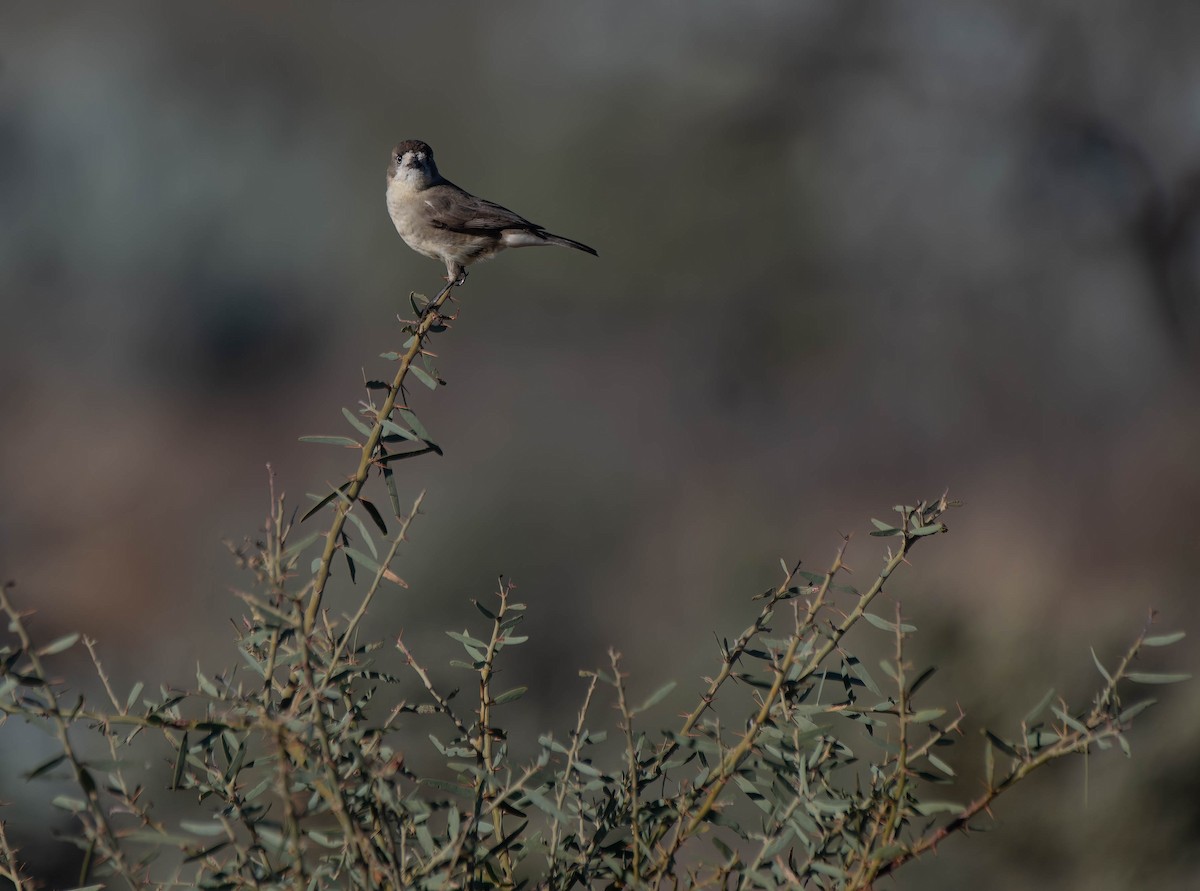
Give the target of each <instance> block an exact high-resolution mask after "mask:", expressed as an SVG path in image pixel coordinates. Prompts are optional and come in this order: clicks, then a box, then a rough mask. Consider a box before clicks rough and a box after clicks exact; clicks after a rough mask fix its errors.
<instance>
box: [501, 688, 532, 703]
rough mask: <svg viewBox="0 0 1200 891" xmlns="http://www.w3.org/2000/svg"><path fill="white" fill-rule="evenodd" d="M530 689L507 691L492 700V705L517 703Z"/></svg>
mask: <svg viewBox="0 0 1200 891" xmlns="http://www.w3.org/2000/svg"><path fill="white" fill-rule="evenodd" d="M528 689H529V688H528V687H513V688H512V689H511V690H506V691H505V692H504V693H501V694H500V695H499V696H497V697H496V698H495V699H493V700H492V705H504V703H506V702H515V701H516V700H518V699H520V698H521V697H522V696H524V695H525V693H526V691H527V690H528Z"/></svg>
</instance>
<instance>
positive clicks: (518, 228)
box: [387, 139, 599, 288]
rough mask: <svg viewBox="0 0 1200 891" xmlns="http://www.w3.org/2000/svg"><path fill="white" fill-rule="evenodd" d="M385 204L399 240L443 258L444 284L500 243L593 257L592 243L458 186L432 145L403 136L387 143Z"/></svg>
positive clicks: (456, 280) (455, 281)
mask: <svg viewBox="0 0 1200 891" xmlns="http://www.w3.org/2000/svg"><path fill="white" fill-rule="evenodd" d="M387 207H388V214H389V215H390V216H391V218H392V223H394V224H395V226H396V231H397V232H399V233H400V237H401V238H403V239H404V243H405V244H407V245H408V246H409V247H410V248H412V249H413V250H414V251H416V252H417V253H418V254H424V255H425V256H426V257H431V258H433V259H434V260H441V261H442V262H443V263H445V264H446V281H447V282H448V284H447V288H449V287H454V286H457V285H461V284H462V283H463V282H465V281H466V279H467V267H468V266H469V265H471V264H472V263H477V262H479V261H480V260H487V259H490V258H491V257H494V256H496V254H498V253H500V252H501V251H502V250H504V249H505V248H513V247H534V246H537V245H546V244H557V245H560V246H562V247H569V248H574V249H575V250H577V251H584V252H585V253H588V254H591V255H592V256H594V257H598V256H599V254H598V253H596V250H595V249H594V248H590V247H588V246H587V245H586V244H583V243H582V242H579V241H574V240H573V239H570V238H564V237H563V236H561V235H555V234H553V233H552V232H547V231H546V230H545V229H544V228H543V227H541V226H539V225H538V224H537V223H531V222H530V221H529V220H527V219H525V218H524V217H523V216H521V215H520V214H517V213H513V211H511V210H509V209H508V208H507V207H502V206H501V205H499V204H496V203H495V202H492V201H485V200H484V199H483V198H477V197H476V196H474V195H472V194H471V193H470V192H468V191H466V190H465V189H460V188H459V187H458V186H456V185H455V184H454V183H452V182H450V180H448V179H446V178H445V177H444V176H442V175H441V174H440V173H439V172H438V168H437V164H436V163H435V162H434V160H433V149H431V148H430V147H429V145H428V143H425V142H422V141H421V140H419V139H406V140H404V141H403V142H400V143H397V144H396V147H395V148H393V149H392V155H391V158H390V159H389V160H388V169H387Z"/></svg>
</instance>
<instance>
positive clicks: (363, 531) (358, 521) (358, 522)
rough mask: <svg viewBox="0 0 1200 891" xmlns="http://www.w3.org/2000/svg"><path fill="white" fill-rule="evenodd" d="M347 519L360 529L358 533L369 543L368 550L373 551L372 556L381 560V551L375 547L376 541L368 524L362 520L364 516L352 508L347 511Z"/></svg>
mask: <svg viewBox="0 0 1200 891" xmlns="http://www.w3.org/2000/svg"><path fill="white" fill-rule="evenodd" d="M346 519H347V520H349V521H350V522H352V523H353V524H354V526H355V528H357V529H358V534H359V535H361V536H362V539H363V541H365V542H366V543H367V550H368V551H370V552H371V556H372V557H374V558H375V560H379V551H378V550H377V549H376V547H375V541H374V540H373V539H372V538H371V533H370V532H369V531H368V530H367V524H366V523H364V522H363V521H362V518H361V517H360V516H358V514H356V513H354V511H352V510H347V511H346Z"/></svg>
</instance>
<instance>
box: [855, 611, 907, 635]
mask: <svg viewBox="0 0 1200 891" xmlns="http://www.w3.org/2000/svg"><path fill="white" fill-rule="evenodd" d="M863 618H864V619H866V620H867V621H868V622H870V623H871V624H872V625H874V626H875V627H876V628H878V629H879V630H881V631H890V632H892V634H895V633H896V623H895V622H889V621H888V620H887V619H885V618H883V617H882V616H877V615H875V614H873V613H867V612H864V613H863ZM900 630H901V631H902V632H904V633H905V634H908V633H910V632H912V631H916V630H917V626H916V625H904V624H902V625H901V626H900Z"/></svg>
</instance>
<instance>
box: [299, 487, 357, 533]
mask: <svg viewBox="0 0 1200 891" xmlns="http://www.w3.org/2000/svg"><path fill="white" fill-rule="evenodd" d="M350 485H351V483H348V482H347V483H342V484H341V485H340V486H338V487H337V488H336V489H334V490H333V491H332V492H330V493H329V494H328V495H326V496H325V497H324V498H321V499H319V500H318V501H317V503H316V504H314V505H313V506H312V507H310V508H309V509H308V512H307V513H306V514H305V515H304V516H302V517H301V518H300V522H301V523H303V522H304V521H305V520H307V519H308V518H309V517H311V516H312V515H313V514H315V513H316V512H317V511H319V510H320V509H321V508H323V507H324V506H325V505H327V504H328V503H329V502H331V501H333V499H335V498H337V497H338V496H339V495H341V494H342V493H343V492H345V491H346V490H347V489H349V488H350ZM308 497H309V498H316V497H317V496H316V495H313V494H311V493H310V494H309V496H308Z"/></svg>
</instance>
